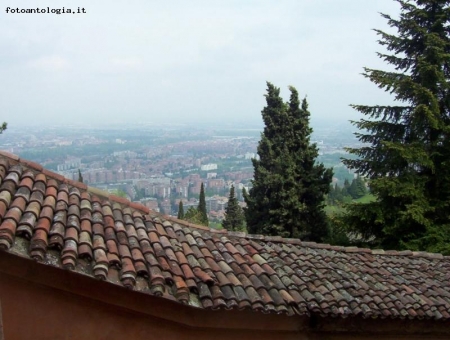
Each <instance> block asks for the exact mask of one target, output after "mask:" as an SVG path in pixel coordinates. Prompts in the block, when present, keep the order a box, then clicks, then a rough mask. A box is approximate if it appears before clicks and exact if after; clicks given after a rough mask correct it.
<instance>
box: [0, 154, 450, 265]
mask: <svg viewBox="0 0 450 340" xmlns="http://www.w3.org/2000/svg"><path fill="white" fill-rule="evenodd" d="M0 156H3V157H6V158H9V159H10V160H12V161H13V162H15V163H20V164H22V165H25V166H26V167H28V168H31V169H33V170H35V171H38V172H41V173H43V174H44V175H46V176H47V177H50V178H53V179H55V180H56V181H58V182H61V183H64V184H67V185H70V186H73V187H75V188H78V189H80V190H84V191H87V192H89V193H90V194H93V195H96V196H99V197H103V198H104V199H106V200H109V201H111V202H115V203H119V204H123V205H125V206H128V207H130V208H133V209H135V210H138V211H140V212H142V213H143V214H145V215H149V214H150V213H151V214H153V215H155V216H158V217H162V218H164V219H166V220H168V221H171V222H174V223H178V224H182V225H184V226H186V227H189V228H192V229H198V230H203V231H207V232H210V233H214V234H223V235H228V236H231V237H236V238H245V239H252V240H259V241H265V242H276V243H286V244H294V245H298V246H302V247H309V248H313V249H325V250H335V251H341V252H345V253H364V254H370V255H387V256H407V257H416V258H428V259H437V260H442V259H450V256H444V255H443V254H440V253H430V252H424V251H412V250H403V251H398V250H384V249H370V248H358V247H355V246H349V247H344V246H335V245H330V244H325V243H316V242H307V241H301V240H300V239H295V238H282V237H281V236H267V235H259V234H247V233H245V232H236V231H228V230H226V229H221V230H218V229H214V228H209V227H206V226H202V225H198V224H195V223H191V222H188V221H185V220H180V219H178V218H176V217H174V216H170V215H164V214H161V213H158V212H156V211H153V210H150V209H149V208H148V207H146V206H145V205H143V204H141V203H138V202H132V201H130V200H128V199H126V198H123V197H120V196H117V195H113V194H111V193H109V192H108V191H106V190H101V189H98V188H96V187H92V186H88V185H86V184H85V183H81V182H79V181H75V180H72V179H68V178H66V177H64V176H62V175H60V174H58V173H56V172H53V171H51V170H48V169H45V168H44V167H43V166H42V165H40V164H38V163H36V162H33V161H30V160H27V159H23V158H20V157H19V156H18V155H15V154H13V153H10V152H8V151H4V150H0Z"/></svg>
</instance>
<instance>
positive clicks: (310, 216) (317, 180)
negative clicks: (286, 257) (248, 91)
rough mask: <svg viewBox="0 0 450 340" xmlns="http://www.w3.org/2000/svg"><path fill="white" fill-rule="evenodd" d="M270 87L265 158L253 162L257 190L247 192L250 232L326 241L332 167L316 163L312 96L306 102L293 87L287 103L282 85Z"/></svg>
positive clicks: (262, 148)
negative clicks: (326, 199) (310, 107)
mask: <svg viewBox="0 0 450 340" xmlns="http://www.w3.org/2000/svg"><path fill="white" fill-rule="evenodd" d="M267 87H268V88H267V94H266V102H267V105H266V107H264V109H263V110H262V117H263V120H264V123H265V127H264V131H263V133H262V134H261V140H260V142H259V145H258V155H259V157H260V158H259V159H253V160H252V162H253V167H254V180H253V188H252V189H250V191H249V193H248V194H246V195H245V201H246V203H247V208H246V209H245V216H246V220H247V226H248V231H249V232H250V233H260V234H266V235H280V236H284V237H301V238H304V239H311V240H315V241H321V240H322V239H323V238H324V237H325V236H326V233H327V219H326V215H325V213H324V211H323V206H324V195H325V194H327V193H328V191H329V190H330V182H331V178H332V171H331V169H325V167H324V166H323V164H316V158H317V156H318V149H317V146H316V145H315V144H311V143H310V135H311V133H312V129H311V128H310V127H309V116H310V113H309V111H308V104H307V101H306V99H304V100H303V101H302V102H301V103H300V100H299V98H298V92H297V90H296V89H295V88H294V87H290V88H289V89H290V92H291V96H290V101H289V102H288V103H284V102H283V100H282V98H281V97H280V89H279V88H276V87H275V86H273V85H272V84H271V83H267Z"/></svg>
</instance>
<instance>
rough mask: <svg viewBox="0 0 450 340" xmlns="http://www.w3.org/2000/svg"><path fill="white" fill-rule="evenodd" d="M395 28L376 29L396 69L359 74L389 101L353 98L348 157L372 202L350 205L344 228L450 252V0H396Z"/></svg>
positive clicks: (396, 244) (391, 243)
mask: <svg viewBox="0 0 450 340" xmlns="http://www.w3.org/2000/svg"><path fill="white" fill-rule="evenodd" d="M397 2H398V3H399V4H400V6H401V13H400V17H399V19H394V18H392V17H391V16H389V15H386V14H382V16H383V17H384V18H385V19H387V21H388V24H389V26H390V27H392V28H394V29H395V30H396V33H393V34H390V33H386V32H383V31H381V30H376V32H377V34H378V35H379V36H380V44H381V45H383V46H385V47H386V49H387V51H388V52H386V53H387V54H383V53H379V54H378V55H379V57H380V58H382V59H383V60H384V61H385V62H387V63H388V64H390V65H392V66H393V67H394V69H395V70H394V71H392V70H391V71H382V70H375V69H370V68H365V73H364V76H365V77H367V78H369V80H370V81H372V82H373V83H375V84H376V85H377V86H378V87H379V88H381V89H384V90H385V91H388V92H389V93H391V94H393V95H394V100H395V103H394V105H376V106H367V105H352V106H353V107H354V108H355V109H356V110H358V111H359V112H361V113H362V114H364V115H365V116H366V118H365V119H361V120H359V121H357V122H353V124H354V125H355V126H357V127H358V128H359V129H360V130H361V132H360V133H357V134H356V135H357V137H358V138H359V140H360V141H361V142H363V143H365V145H364V146H363V147H361V148H349V149H348V151H349V152H350V153H352V154H354V155H356V156H358V158H357V159H355V160H351V159H346V160H344V162H345V164H346V165H347V166H348V167H349V168H351V169H354V170H356V171H357V172H358V173H359V174H361V175H365V176H366V177H367V178H368V179H369V184H370V189H371V192H372V193H373V194H374V195H375V196H376V197H377V199H376V201H374V202H371V203H367V204H359V205H352V206H349V207H348V209H347V211H348V214H347V215H346V216H345V218H344V220H343V223H344V225H345V226H346V227H347V230H348V231H349V232H353V233H355V234H358V235H360V236H362V237H363V238H364V239H366V240H367V239H370V238H375V241H376V243H377V244H378V245H379V246H382V247H385V248H390V249H392V248H394V249H405V248H409V249H413V250H427V251H439V252H446V253H450V215H449V214H448V211H449V209H450V166H449V160H450V83H449V77H450V63H449V60H450V37H449V36H450V34H449V21H450V9H449V3H450V1H449V0H440V1H437V0H414V1H402V0H397Z"/></svg>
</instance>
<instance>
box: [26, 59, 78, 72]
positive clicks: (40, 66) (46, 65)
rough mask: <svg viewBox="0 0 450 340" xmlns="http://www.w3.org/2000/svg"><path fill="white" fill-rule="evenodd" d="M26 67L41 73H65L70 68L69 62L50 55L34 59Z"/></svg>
mask: <svg viewBox="0 0 450 340" xmlns="http://www.w3.org/2000/svg"><path fill="white" fill-rule="evenodd" d="M28 67H31V68H33V69H37V70H42V71H47V72H48V71H56V72H58V71H65V70H67V69H69V68H70V62H69V61H68V60H67V59H66V58H63V57H61V56H58V55H52V56H45V57H41V58H38V59H34V60H31V61H29V62H28Z"/></svg>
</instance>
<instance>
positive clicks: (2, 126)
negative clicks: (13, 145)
mask: <svg viewBox="0 0 450 340" xmlns="http://www.w3.org/2000/svg"><path fill="white" fill-rule="evenodd" d="M7 127H8V123H5V122H3V124H2V125H0V134H1V133H3V131H5V130H6V129H7Z"/></svg>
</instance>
